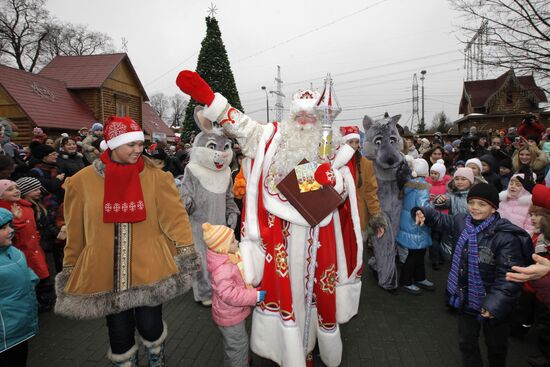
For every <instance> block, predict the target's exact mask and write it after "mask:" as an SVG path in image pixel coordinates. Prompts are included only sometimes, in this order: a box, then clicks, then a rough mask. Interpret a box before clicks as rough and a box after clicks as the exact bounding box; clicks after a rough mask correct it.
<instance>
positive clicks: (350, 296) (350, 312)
mask: <svg viewBox="0 0 550 367" xmlns="http://www.w3.org/2000/svg"><path fill="white" fill-rule="evenodd" d="M360 298H361V280H360V279H359V278H356V279H355V281H354V282H350V283H345V284H337V285H336V321H337V322H338V323H339V324H343V323H346V322H348V321H349V320H351V318H352V317H353V316H355V315H357V312H358V311H359V300H360Z"/></svg>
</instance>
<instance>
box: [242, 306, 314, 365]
mask: <svg viewBox="0 0 550 367" xmlns="http://www.w3.org/2000/svg"><path fill="white" fill-rule="evenodd" d="M315 320H316V319H315ZM313 321H314V320H312V323H313ZM312 334H315V333H312ZM311 336H312V337H311V338H310V339H313V340H315V337H314V335H311ZM250 348H251V349H252V351H253V352H254V353H256V354H257V355H259V356H260V357H263V358H268V359H271V360H272V361H273V362H275V363H277V364H279V365H281V366H285V367H305V366H306V359H305V356H304V350H303V348H302V333H301V332H300V329H299V328H298V325H296V324H294V325H285V324H283V321H282V320H281V318H280V317H279V314H278V313H271V312H262V311H261V310H260V309H259V308H257V307H256V309H255V310H254V312H253V314H252V331H251V334H250Z"/></svg>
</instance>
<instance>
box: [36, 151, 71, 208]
mask: <svg viewBox="0 0 550 367" xmlns="http://www.w3.org/2000/svg"><path fill="white" fill-rule="evenodd" d="M31 154H32V156H31V159H32V163H31V160H30V161H29V164H30V165H31V166H32V168H31V170H30V171H29V176H32V177H35V178H37V179H38V181H40V183H41V184H42V187H44V189H46V190H47V191H48V192H49V193H51V194H53V195H55V197H56V202H57V204H59V203H61V202H63V195H64V191H63V188H62V185H63V182H64V180H65V174H64V173H60V172H59V169H58V167H57V157H58V153H57V152H56V151H55V149H54V148H53V147H51V146H49V145H45V144H41V145H34V146H31Z"/></svg>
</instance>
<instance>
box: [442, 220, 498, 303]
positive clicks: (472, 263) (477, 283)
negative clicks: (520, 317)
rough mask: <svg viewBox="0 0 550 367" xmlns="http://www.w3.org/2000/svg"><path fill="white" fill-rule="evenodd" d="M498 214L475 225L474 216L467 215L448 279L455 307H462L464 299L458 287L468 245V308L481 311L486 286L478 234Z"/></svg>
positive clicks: (448, 289)
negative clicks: (481, 268) (463, 252)
mask: <svg viewBox="0 0 550 367" xmlns="http://www.w3.org/2000/svg"><path fill="white" fill-rule="evenodd" d="M495 218H496V216H495V215H491V216H490V217H489V218H487V219H485V220H484V221H483V223H481V224H480V225H479V226H477V227H474V225H473V224H472V217H471V216H470V215H468V216H467V217H466V228H464V230H463V231H462V233H461V234H460V237H459V239H458V242H457V243H456V247H455V252H454V254H453V261H452V265H451V271H450V272H449V278H448V279H447V291H448V292H449V295H450V298H449V305H450V306H451V307H453V308H460V306H461V304H462V302H463V299H461V297H460V293H459V289H458V274H459V271H460V260H461V258H462V251H463V249H464V246H465V245H467V246H468V308H470V309H472V310H476V311H481V302H482V301H483V298H484V297H485V287H484V286H483V280H482V279H481V275H480V274H479V257H478V247H477V234H478V233H479V232H481V231H483V230H485V229H486V228H487V227H489V226H490V225H491V223H493V221H494V220H495Z"/></svg>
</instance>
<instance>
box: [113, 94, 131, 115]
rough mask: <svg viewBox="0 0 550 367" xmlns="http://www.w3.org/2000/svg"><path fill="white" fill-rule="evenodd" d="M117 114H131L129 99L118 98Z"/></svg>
mask: <svg viewBox="0 0 550 367" xmlns="http://www.w3.org/2000/svg"><path fill="white" fill-rule="evenodd" d="M116 115H117V116H128V115H130V104H129V103H128V100H126V99H121V98H117V99H116Z"/></svg>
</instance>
